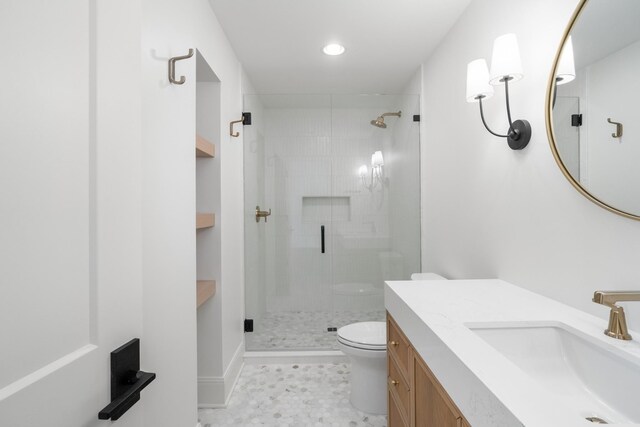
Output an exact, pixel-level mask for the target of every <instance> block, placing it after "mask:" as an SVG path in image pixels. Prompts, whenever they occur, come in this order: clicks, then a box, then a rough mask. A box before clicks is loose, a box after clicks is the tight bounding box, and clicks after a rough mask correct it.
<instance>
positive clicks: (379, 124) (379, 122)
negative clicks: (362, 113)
mask: <svg viewBox="0 0 640 427" xmlns="http://www.w3.org/2000/svg"><path fill="white" fill-rule="evenodd" d="M388 116H396V117H401V116H402V111H398V112H397V113H384V114H383V115H381V116H378V118H377V119H375V120H371V124H372V125H374V126H375V127H378V128H381V129H386V128H387V125H386V123H385V122H384V118H385V117H388Z"/></svg>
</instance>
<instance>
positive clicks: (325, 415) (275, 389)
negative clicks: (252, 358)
mask: <svg viewBox="0 0 640 427" xmlns="http://www.w3.org/2000/svg"><path fill="white" fill-rule="evenodd" d="M198 415H199V420H200V423H201V424H202V425H203V427H225V426H256V425H261V426H268V427H305V426H332V427H333V426H335V427H365V426H366V427H386V425H387V417H386V416H383V415H368V414H365V413H363V412H360V411H358V410H356V409H355V408H354V407H353V406H351V403H349V364H348V363H339V364H331V363H329V364H326V363H325V364H296V365H294V364H287V365H245V366H244V368H243V370H242V373H241V374H240V378H239V379H238V383H237V385H236V387H235V389H234V391H233V394H232V395H231V399H230V401H229V406H228V407H227V408H226V409H201V410H200V411H199V414H198Z"/></svg>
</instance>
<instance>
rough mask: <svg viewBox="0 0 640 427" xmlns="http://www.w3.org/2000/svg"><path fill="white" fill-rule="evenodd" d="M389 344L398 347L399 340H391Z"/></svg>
mask: <svg viewBox="0 0 640 427" xmlns="http://www.w3.org/2000/svg"><path fill="white" fill-rule="evenodd" d="M389 345H390V346H393V347H397V346H398V343H397V342H395V341H389Z"/></svg>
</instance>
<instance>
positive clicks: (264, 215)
mask: <svg viewBox="0 0 640 427" xmlns="http://www.w3.org/2000/svg"><path fill="white" fill-rule="evenodd" d="M269 215H271V208H269V211H268V212H267V211H261V210H260V206H256V222H260V218H264V222H265V223H266V222H267V217H268V216H269Z"/></svg>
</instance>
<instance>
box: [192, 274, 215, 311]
mask: <svg viewBox="0 0 640 427" xmlns="http://www.w3.org/2000/svg"><path fill="white" fill-rule="evenodd" d="M215 294H216V281H215V280H198V281H197V282H196V308H197V307H200V306H201V305H202V304H203V303H204V302H205V301H206V300H208V299H209V298H211V297H212V296H214V295H215Z"/></svg>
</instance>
